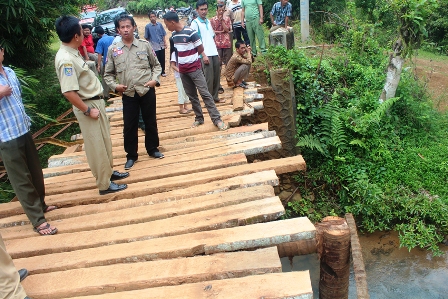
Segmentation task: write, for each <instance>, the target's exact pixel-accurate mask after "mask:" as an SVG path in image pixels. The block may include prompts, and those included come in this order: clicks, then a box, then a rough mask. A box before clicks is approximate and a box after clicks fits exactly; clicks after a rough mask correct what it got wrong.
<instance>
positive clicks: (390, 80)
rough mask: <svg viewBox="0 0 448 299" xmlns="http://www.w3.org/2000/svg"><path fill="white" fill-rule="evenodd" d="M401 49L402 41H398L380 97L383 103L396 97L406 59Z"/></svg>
mask: <svg viewBox="0 0 448 299" xmlns="http://www.w3.org/2000/svg"><path fill="white" fill-rule="evenodd" d="M401 47H402V46H401V41H400V40H398V41H397V42H396V43H395V46H394V54H392V55H391V56H390V59H389V65H388V66H387V75H386V83H385V84H384V88H383V92H382V93H381V96H380V101H381V102H384V101H387V100H388V99H391V98H393V97H395V92H396V91H397V87H398V84H399V83H400V77H401V71H402V69H403V63H404V59H403V58H402V57H401Z"/></svg>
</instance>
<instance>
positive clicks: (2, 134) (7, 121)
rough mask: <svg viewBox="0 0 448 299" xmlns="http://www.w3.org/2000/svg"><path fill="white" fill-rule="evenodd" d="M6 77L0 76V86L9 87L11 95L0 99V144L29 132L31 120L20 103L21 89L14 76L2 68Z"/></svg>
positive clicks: (10, 70) (7, 69) (11, 72)
mask: <svg viewBox="0 0 448 299" xmlns="http://www.w3.org/2000/svg"><path fill="white" fill-rule="evenodd" d="M3 69H4V71H5V73H6V77H5V76H4V75H2V74H0V85H9V86H10V87H11V89H12V94H11V95H10V96H6V97H3V98H0V142H7V141H10V140H13V139H16V138H18V137H20V136H22V135H25V134H26V133H28V132H29V130H30V126H31V119H30V118H29V116H28V115H27V114H26V112H25V107H24V106H23V102H22V89H21V87H20V83H19V80H18V79H17V76H16V74H15V73H14V71H13V70H12V69H10V68H9V67H3Z"/></svg>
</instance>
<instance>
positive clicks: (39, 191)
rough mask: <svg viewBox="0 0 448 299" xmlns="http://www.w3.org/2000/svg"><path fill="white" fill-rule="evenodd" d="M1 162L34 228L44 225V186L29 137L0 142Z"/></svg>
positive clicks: (40, 168) (29, 135)
mask: <svg viewBox="0 0 448 299" xmlns="http://www.w3.org/2000/svg"><path fill="white" fill-rule="evenodd" d="M0 158H1V159H2V160H3V163H4V165H5V168H6V172H7V173H8V178H9V181H10V182H11V185H12V188H13V189H14V192H15V193H16V195H17V198H18V199H19V202H20V204H21V205H22V207H23V210H24V211H25V214H26V216H27V217H28V219H29V220H30V222H31V224H32V225H33V226H34V227H37V226H39V225H41V224H42V223H44V222H46V220H45V216H44V210H46V209H47V205H46V204H45V185H44V176H43V174H42V167H41V165H40V162H39V156H38V154H37V150H36V146H35V145H34V141H33V137H32V136H31V134H30V133H26V134H25V135H22V136H20V137H18V138H16V139H13V140H10V141H7V142H0Z"/></svg>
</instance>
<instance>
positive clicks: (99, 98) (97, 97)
mask: <svg viewBox="0 0 448 299" xmlns="http://www.w3.org/2000/svg"><path fill="white" fill-rule="evenodd" d="M102 99H104V97H103V96H96V97H93V98H90V99H85V100H84V101H90V100H102Z"/></svg>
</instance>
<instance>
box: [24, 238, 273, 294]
mask: <svg viewBox="0 0 448 299" xmlns="http://www.w3.org/2000/svg"><path fill="white" fill-rule="evenodd" d="M280 272H281V263H280V260H279V258H278V254H277V249H276V248H275V247H271V248H266V249H259V250H257V251H249V252H248V251H242V252H231V253H219V254H216V255H213V256H198V257H191V258H183V259H175V260H160V261H151V262H143V263H132V264H118V265H111V266H102V267H94V268H88V269H74V270H68V271H61V272H54V273H44V274H36V275H31V276H29V277H28V278H27V279H26V280H24V281H23V282H22V285H23V287H24V288H25V291H26V293H27V295H28V296H30V297H31V298H33V299H56V298H62V297H74V296H83V295H94V294H105V293H114V292H122V291H130V290H138V289H143V288H148V287H160V286H168V285H180V284H184V283H194V282H199V281H206V280H213V279H224V278H226V277H243V276H248V275H254V274H261V273H280Z"/></svg>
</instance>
